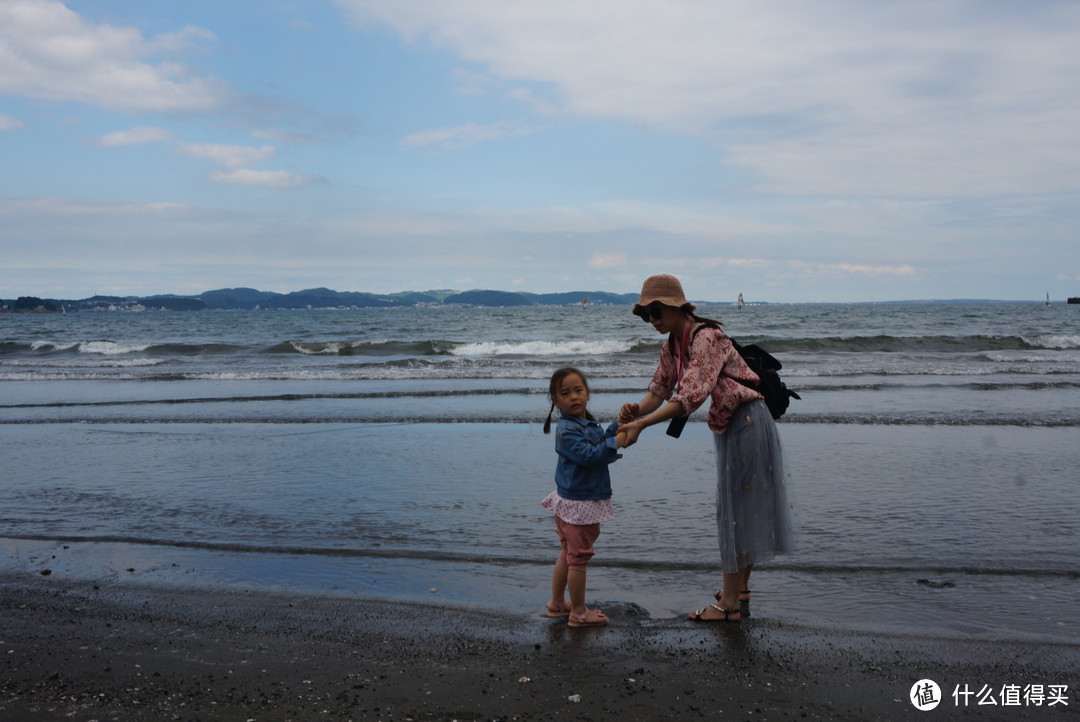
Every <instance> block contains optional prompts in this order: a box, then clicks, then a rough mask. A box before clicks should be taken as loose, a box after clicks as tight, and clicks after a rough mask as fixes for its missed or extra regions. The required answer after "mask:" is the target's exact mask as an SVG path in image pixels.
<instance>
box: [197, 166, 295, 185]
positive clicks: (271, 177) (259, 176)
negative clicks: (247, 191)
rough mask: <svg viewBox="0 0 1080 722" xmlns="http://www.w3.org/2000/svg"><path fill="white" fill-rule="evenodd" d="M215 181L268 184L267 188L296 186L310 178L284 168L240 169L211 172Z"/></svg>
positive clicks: (236, 183) (239, 183)
mask: <svg viewBox="0 0 1080 722" xmlns="http://www.w3.org/2000/svg"><path fill="white" fill-rule="evenodd" d="M210 180H212V181H214V182H215V183H232V184H235V185H241V186H266V187H267V188H296V187H299V186H302V185H306V184H307V183H309V182H310V180H311V179H310V178H309V177H308V176H304V175H297V174H295V173H289V172H288V171H283V170H249V169H243V168H241V169H238V170H232V171H228V172H224V171H218V172H216V173H211V174H210Z"/></svg>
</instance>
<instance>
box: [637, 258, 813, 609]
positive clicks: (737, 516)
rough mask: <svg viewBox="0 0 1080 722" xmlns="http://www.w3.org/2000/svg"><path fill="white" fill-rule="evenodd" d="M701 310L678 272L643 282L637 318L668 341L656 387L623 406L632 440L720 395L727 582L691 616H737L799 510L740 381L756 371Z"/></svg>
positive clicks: (766, 416)
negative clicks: (755, 573) (758, 567)
mask: <svg viewBox="0 0 1080 722" xmlns="http://www.w3.org/2000/svg"><path fill="white" fill-rule="evenodd" d="M694 309H695V306H694V305H693V304H692V303H689V302H688V301H687V300H686V297H685V296H684V294H683V289H682V284H680V283H679V279H677V278H675V277H674V276H669V275H667V274H662V275H658V276H650V277H649V278H648V279H646V280H645V283H644V285H643V286H642V288H641V296H640V298H639V299H638V302H637V303H636V304H635V305H634V314H636V315H638V316H640V317H641V318H642V319H643V320H645V321H647V322H649V323H651V324H652V326H653V328H655V329H656V330H657V332H658V333H663V334H668V342H667V343H666V344H664V346H663V348H662V349H661V351H660V363H659V365H658V366H657V368H656V373H655V374H654V375H653V380H652V383H650V384H649V390H648V392H647V393H646V394H645V396H644V397H643V398H642V399H641V401H640V402H638V403H636V404H624V405H623V406H622V408H621V409H620V411H619V424H620V426H619V431H620V432H623V431H625V432H626V445H627V446H629V445H630V444H633V443H634V442H636V441H637V439H638V436H639V435H640V434H641V432H642V430H643V429H645V428H647V427H649V426H654V425H656V424H660V423H663V422H669V421H672V420H674V419H684V418H685V417H687V416H689V415H690V414H691V413H693V412H694V411H695V410H696V409H697V408H698V407H700V406H701V405H702V404H703V403H705V400H706V399H709V398H711V399H712V402H711V404H710V407H709V418H708V424H709V428H710V429H712V431H713V433H714V436H713V441H714V443H715V445H716V467H717V495H716V524H717V537H718V539H719V542H720V566H721V571H722V572H723V574H724V583H723V588H722V589H721V590H720V591H719V592H717V593H716V595H715V597H716V600H717V603H716V604H710V605H709V606H707V607H705V608H703V609H700V610H698V611H696V612H693V613H691V614H690V618H691V619H693V620H696V621H702V622H738V621H740V620H741V619H742V614H741V611H740V602H749V601H750V584H749V583H750V572H751V571H752V570H753V568H754V564H755V563H756V562H758V561H763V560H765V559H768V558H770V557H772V556H773V555H774V554H779V553H783V552H786V551H789V550H790V548H791V546H792V540H791V537H792V523H791V510H790V509H789V508H788V503H787V494H786V493H785V491H784V464H783V458H782V454H781V450H780V436H779V434H778V433H777V430H776V424H775V423H774V422H773V419H772V416H771V414H770V413H769V410H768V408H767V407H766V406H765V401H764V399H763V397H762V396H761V394H759V393H758V392H757V391H755V390H754V389H752V388H750V387H749V386H746V385H744V384H743V383H742V382H747V383H750V384H756V383H757V382H758V377H757V374H755V373H754V372H753V371H751V370H750V369H749V367H747V365H746V363H745V362H744V361H743V359H742V356H740V355H739V353H738V352H737V351H736V350H735V347H734V346H733V345H732V343H731V339H729V338H728V337H727V335H726V334H725V333H724V332H723V331H722V330H720V324H719V323H718V322H716V321H712V320H710V319H705V318H700V317H698V316H696V315H695V314H694ZM665 401H666V403H665ZM676 423H678V422H676Z"/></svg>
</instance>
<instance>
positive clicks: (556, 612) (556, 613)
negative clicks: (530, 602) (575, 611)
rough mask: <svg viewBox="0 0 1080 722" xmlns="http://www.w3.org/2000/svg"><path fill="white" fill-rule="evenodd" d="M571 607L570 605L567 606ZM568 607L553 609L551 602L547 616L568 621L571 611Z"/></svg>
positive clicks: (548, 605)
mask: <svg viewBox="0 0 1080 722" xmlns="http://www.w3.org/2000/svg"><path fill="white" fill-rule="evenodd" d="M567 607H569V605H567ZM567 607H559V608H558V609H552V608H551V602H548V603H547V615H548V616H549V617H551V618H552V619H566V618H567V617H569V616H570V610H569V608H567Z"/></svg>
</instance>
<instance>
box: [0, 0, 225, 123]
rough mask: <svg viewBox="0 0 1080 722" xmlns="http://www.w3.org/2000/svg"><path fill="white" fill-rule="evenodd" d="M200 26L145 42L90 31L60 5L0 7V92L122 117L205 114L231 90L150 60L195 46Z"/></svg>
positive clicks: (37, 2)
mask: <svg viewBox="0 0 1080 722" xmlns="http://www.w3.org/2000/svg"><path fill="white" fill-rule="evenodd" d="M212 38H213V36H212V35H211V34H210V33H208V32H206V31H205V30H200V29H198V28H185V29H183V30H182V31H179V32H176V33H169V34H164V35H160V36H158V37H156V38H150V39H145V38H143V36H142V34H141V33H140V32H139V31H138V30H136V29H134V28H121V27H114V26H111V25H95V24H93V23H90V22H87V21H86V20H84V19H83V18H82V17H80V16H79V15H77V14H76V13H74V12H72V11H71V10H69V9H68V8H67V7H65V6H64V5H63V4H61V3H59V2H52V1H51V0H3V2H0V94H4V93H6V94H13V95H22V96H26V97H30V98H36V99H39V100H49V101H75V102H81V103H87V104H89V105H94V106H98V107H103V108H108V109H112V110H120V111H136V110H154V111H163V112H175V111H205V110H210V109H213V108H217V107H220V106H221V105H222V104H223V103H224V102H225V99H226V98H227V97H228V96H229V95H230V93H231V92H232V91H231V90H230V89H229V88H228V87H227V86H226V84H225V83H223V82H222V81H220V80H217V79H215V78H208V77H202V76H199V75H197V74H195V73H194V72H192V71H191V70H189V69H188V68H186V67H184V66H182V65H179V64H177V63H175V62H153V61H151V60H150V58H151V57H153V56H155V55H158V54H160V53H174V52H177V51H179V50H181V49H183V48H185V47H187V46H188V45H189V44H190V43H191V41H192V40H204V39H212Z"/></svg>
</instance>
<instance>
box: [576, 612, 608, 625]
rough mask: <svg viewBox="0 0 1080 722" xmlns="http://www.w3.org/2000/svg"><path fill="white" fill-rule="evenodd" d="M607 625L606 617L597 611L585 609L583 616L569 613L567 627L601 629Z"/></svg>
mask: <svg viewBox="0 0 1080 722" xmlns="http://www.w3.org/2000/svg"><path fill="white" fill-rule="evenodd" d="M607 623H608V618H607V616H606V615H605V614H604V613H603V612H601V611H600V610H599V609H586V610H585V613H584V614H574V613H573V612H570V618H569V620H568V621H567V626H568V627H602V626H604V625H605V624H607Z"/></svg>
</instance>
